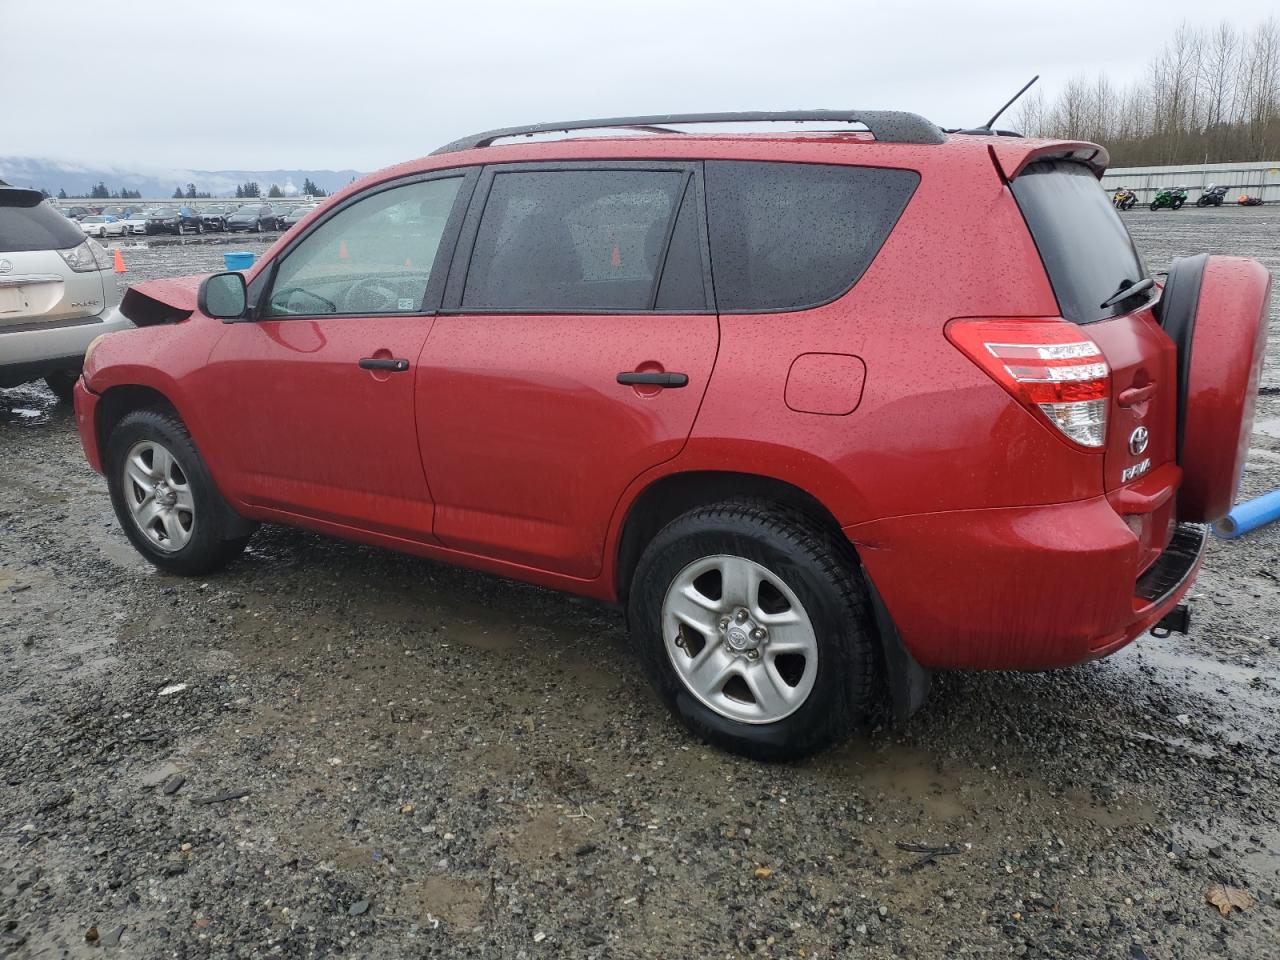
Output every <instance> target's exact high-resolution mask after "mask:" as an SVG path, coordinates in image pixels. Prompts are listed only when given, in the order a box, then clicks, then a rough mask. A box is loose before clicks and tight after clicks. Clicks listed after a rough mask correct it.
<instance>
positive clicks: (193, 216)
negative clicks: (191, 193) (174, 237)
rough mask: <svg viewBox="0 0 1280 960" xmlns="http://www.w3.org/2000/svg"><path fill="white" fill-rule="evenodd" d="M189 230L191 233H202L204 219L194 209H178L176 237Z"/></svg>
mask: <svg viewBox="0 0 1280 960" xmlns="http://www.w3.org/2000/svg"><path fill="white" fill-rule="evenodd" d="M188 230H190V231H191V232H192V233H204V218H203V217H202V216H201V214H200V211H199V210H197V209H196V208H195V207H179V208H178V235H179V236H181V235H182V234H183V233H186V232H187V231H188Z"/></svg>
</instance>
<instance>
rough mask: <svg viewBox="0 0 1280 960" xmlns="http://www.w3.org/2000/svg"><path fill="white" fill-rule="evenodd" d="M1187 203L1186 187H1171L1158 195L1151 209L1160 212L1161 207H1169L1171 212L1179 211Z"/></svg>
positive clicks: (1152, 202)
mask: <svg viewBox="0 0 1280 960" xmlns="http://www.w3.org/2000/svg"><path fill="white" fill-rule="evenodd" d="M1186 202H1187V188H1186V187H1169V188H1168V189H1167V190H1161V191H1160V192H1159V193H1157V194H1156V197H1155V199H1154V200H1152V201H1151V209H1152V210H1159V209H1160V208H1161V207H1168V208H1169V209H1170V210H1177V209H1178V208H1180V207H1181V206H1182V205H1183V204H1184V203H1186Z"/></svg>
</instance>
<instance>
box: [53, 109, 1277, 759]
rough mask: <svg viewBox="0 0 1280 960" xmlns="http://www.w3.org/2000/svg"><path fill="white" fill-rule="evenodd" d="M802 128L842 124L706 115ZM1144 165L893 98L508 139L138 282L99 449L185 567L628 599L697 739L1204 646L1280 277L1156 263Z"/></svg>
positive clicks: (85, 405) (772, 749) (105, 386)
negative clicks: (1188, 640) (1189, 610)
mask: <svg viewBox="0 0 1280 960" xmlns="http://www.w3.org/2000/svg"><path fill="white" fill-rule="evenodd" d="M779 120H787V121H793V120H808V121H817V122H818V123H820V124H821V125H824V126H826V127H827V128H828V129H826V130H824V131H822V132H813V131H812V130H801V131H796V130H788V131H786V132H781V133H780V132H777V126H776V124H775V125H774V127H773V130H774V132H773V133H770V134H767V135H760V134H743V133H735V134H731V135H713V134H709V133H707V132H706V130H707V128H708V126H709V125H713V124H716V123H720V122H724V121H754V122H760V123H768V122H771V121H779ZM697 124H701V125H702V128H701V130H700V131H699V132H693V130H692V129H691V128H692V127H693V126H694V125H697ZM853 124H859V125H860V127H859V128H858V129H855V128H854V126H853ZM832 127H836V128H838V129H835V130H832V129H830V128H832ZM588 128H627V129H625V130H623V129H619V130H617V131H616V133H615V135H613V136H591V137H576V138H575V137H573V136H569V137H567V138H566V137H561V138H560V139H556V140H549V139H548V138H547V137H546V136H543V137H541V139H536V138H533V137H531V136H529V135H531V134H541V135H546V134H550V133H553V132H558V133H561V134H563V133H566V132H568V133H572V131H577V130H586V129H588ZM682 131H683V132H682ZM597 132H599V131H598V130H597ZM642 134H643V135H642ZM499 141H505V143H504V144H499ZM511 141H516V142H514V143H512V142H511ZM1106 163H1107V154H1106V151H1105V150H1104V149H1102V148H1101V147H1098V146H1096V145H1093V144H1088V143H1078V142H1062V141H1044V140H1024V139H1021V138H1017V137H1011V136H997V135H981V133H980V134H978V135H974V134H973V133H972V132H969V133H965V134H955V133H947V132H944V131H942V130H940V129H939V128H938V127H937V126H935V125H934V124H932V123H929V122H928V121H926V120H924V119H922V118H920V117H918V116H915V115H913V114H903V113H887V112H875V111H873V112H852V113H850V112H843V113H834V112H818V113H812V114H792V113H788V114H733V115H724V114H718V115H693V116H665V117H633V118H620V119H613V120H594V121H581V122H574V123H568V124H549V125H539V126H536V127H526V128H513V129H508V130H498V131H491V132H489V133H485V134H480V135H477V136H474V137H470V138H467V139H465V140H461V141H458V142H457V143H454V144H450V145H449V146H447V147H444V148H442V149H441V150H438V151H436V152H435V154H433V155H432V156H430V157H428V158H426V159H423V160H418V161H414V162H411V163H406V164H403V165H401V166H398V167H393V168H391V169H389V170H385V171H383V172H381V173H378V174H374V175H373V176H370V177H367V178H365V179H364V180H363V181H361V182H359V183H357V184H355V185H353V186H352V187H350V188H348V189H347V190H345V191H343V192H342V193H341V194H339V195H337V196H335V197H334V198H332V199H331V200H329V201H328V202H327V203H325V204H324V205H323V206H321V207H320V208H319V209H317V210H316V211H314V212H312V213H311V214H310V215H309V216H307V217H306V218H305V219H304V220H303V221H302V222H300V223H299V224H298V225H297V226H296V227H294V228H293V229H292V230H290V231H289V232H288V233H287V234H286V235H285V236H283V237H282V238H281V239H280V240H279V241H278V242H277V243H276V244H275V246H273V247H272V248H271V250H270V251H269V252H268V253H267V254H266V256H265V257H264V258H263V259H262V261H261V262H260V263H258V264H257V265H256V266H255V267H254V268H253V269H252V270H250V271H248V273H247V275H241V274H238V273H224V274H217V275H214V276H211V277H206V278H203V279H202V278H199V277H192V278H186V279H177V280H164V281H153V282H150V283H144V284H140V285H138V286H136V287H134V288H133V289H132V290H130V291H129V292H128V293H127V294H126V295H125V298H124V301H123V303H122V307H121V309H122V311H123V312H124V313H125V314H126V315H127V316H128V318H129V319H130V320H131V321H133V323H134V324H136V325H137V326H138V328H139V329H137V330H132V331H127V332H123V333H116V334H112V335H110V336H108V337H105V338H103V339H102V340H101V341H100V342H98V343H97V344H96V345H95V347H94V348H92V349H91V350H90V353H89V356H88V357H87V358H86V361H85V366H84V375H83V379H82V380H81V382H80V383H79V385H78V387H77V390H76V411H77V416H78V420H79V428H80V433H81V437H82V439H83V442H84V448H85V452H86V454H87V456H88V458H89V461H90V463H91V464H92V465H93V466H94V468H95V469H98V470H100V471H102V472H104V473H105V474H106V477H107V482H108V485H109V488H110V491H111V497H112V500H113V503H114V505H115V510H116V513H117V515H118V516H119V519H120V523H121V524H122V525H123V527H124V530H125V532H126V533H127V534H128V536H129V538H130V539H131V540H132V541H133V543H134V545H135V546H136V547H137V548H138V550H139V551H141V552H142V553H143V554H144V555H145V556H146V557H147V558H148V559H149V560H151V561H152V562H153V563H154V564H156V566H158V567H160V568H162V569H164V570H167V571H171V572H174V573H181V574H205V573H207V572H209V571H211V570H214V569H216V568H218V567H221V566H222V565H224V564H226V563H228V562H229V561H231V560H232V559H233V558H235V557H236V556H237V555H238V554H239V553H240V551H241V550H242V549H243V548H244V546H245V542H246V541H247V540H248V539H249V537H250V535H251V534H252V533H253V530H254V527H255V525H256V524H258V523H259V522H273V523H287V524H295V525H298V526H303V527H307V528H310V529H312V530H317V531H321V532H324V533H329V534H333V535H335V536H340V537H348V538H351V539H354V540H359V541H361V542H364V543H370V544H376V545H379V546H383V547H388V548H391V549H396V550H403V551H407V552H410V553H416V554H420V555H422V556H426V557H432V558H436V559H440V560H445V561H448V562H452V563H458V564H463V565H466V566H470V567H475V568H478V569H481V570H487V571H490V572H493V573H498V574H502V575H505V576H509V577H515V578H519V579H523V580H529V581H532V582H534V583H539V584H542V585H544V586H548V587H553V588H556V589H560V590H567V591H572V592H574V593H579V594H583V595H587V596H591V597H597V598H600V599H602V600H606V601H616V602H618V603H620V604H622V605H624V606H625V608H626V611H627V614H628V619H629V623H630V628H631V632H632V635H633V637H634V641H635V644H636V649H637V652H638V654H639V658H640V659H641V660H642V661H643V663H644V664H645V666H646V668H647V669H648V671H649V673H650V674H651V676H652V678H653V681H654V683H655V684H656V686H657V688H658V690H659V691H660V692H661V694H662V696H663V697H664V699H665V700H666V702H667V703H668V704H669V705H670V706H671V708H672V710H673V711H675V712H676V713H677V714H678V715H679V716H680V718H681V719H682V720H683V721H684V722H685V723H686V724H687V725H688V726H689V727H690V728H691V729H692V730H694V731H695V732H696V733H697V734H699V735H700V736H702V737H705V738H706V739H708V740H710V741H712V742H714V743H717V744H719V745H721V746H724V747H727V748H729V749H732V750H738V751H741V752H744V753H748V754H751V755H753V756H757V757H765V758H772V757H789V756H796V755H800V754H803V753H805V752H807V751H811V750H813V749H815V748H817V747H819V746H821V745H822V744H824V743H828V742H830V741H832V740H833V739H836V738H838V737H840V736H842V735H844V734H845V733H846V732H847V731H848V730H850V729H851V728H852V727H854V726H856V725H858V724H859V723H862V722H865V720H866V719H867V718H868V717H870V716H872V715H873V714H874V713H875V712H876V711H877V709H878V708H880V707H881V706H890V705H891V706H892V707H893V708H895V709H896V712H898V713H899V714H905V713H907V712H909V711H910V710H912V709H914V708H915V707H916V706H917V705H918V704H919V702H920V700H921V699H922V697H923V695H924V693H925V691H926V690H927V688H928V678H929V675H930V672H931V671H933V670H939V669H955V668H960V669H1017V670H1043V669H1049V668H1056V667H1064V666H1067V665H1070V664H1075V663H1080V662H1081V661H1084V660H1089V659H1091V658H1095V657H1100V656H1104V655H1106V654H1108V653H1110V652H1111V651H1113V650H1116V649H1118V648H1119V647H1121V646H1123V645H1124V644H1126V643H1128V642H1129V641H1130V640H1132V639H1133V638H1134V637H1135V636H1137V635H1138V634H1140V633H1142V632H1143V631H1145V630H1147V629H1149V628H1151V627H1153V626H1161V627H1163V628H1166V629H1179V628H1183V629H1185V622H1186V610H1185V607H1182V606H1180V605H1179V601H1180V599H1181V597H1182V596H1183V594H1184V593H1185V592H1186V591H1187V589H1188V587H1189V585H1190V583H1191V581H1192V578H1193V577H1194V575H1195V572H1196V570H1197V569H1198V566H1199V564H1200V560H1201V554H1202V551H1203V547H1204V540H1205V534H1204V527H1203V526H1202V524H1204V523H1205V522H1208V521H1212V520H1214V519H1215V518H1218V517H1221V516H1222V515H1223V514H1225V512H1226V511H1227V509H1228V508H1229V507H1230V505H1231V503H1232V499H1233V497H1234V495H1235V490H1236V483H1237V480H1238V478H1239V474H1240V470H1241V466H1242V461H1243V459H1244V456H1245V451H1246V442H1247V438H1248V435H1249V421H1250V419H1251V416H1252V408H1253V400H1254V396H1255V393H1256V387H1257V378H1258V373H1259V369H1260V366H1261V362H1262V350H1263V345H1264V337H1263V330H1264V325H1265V322H1266V303H1267V297H1268V294H1269V286H1270V278H1269V276H1268V274H1267V272H1266V271H1265V270H1264V269H1263V268H1262V267H1261V266H1259V265H1258V264H1257V263H1254V262H1253V261H1250V260H1241V259H1234V258H1224V257H1207V258H1206V257H1198V258H1189V259H1184V260H1181V261H1178V263H1177V264H1176V265H1175V266H1174V268H1173V269H1172V271H1171V272H1170V275H1169V277H1168V278H1167V280H1166V281H1165V282H1164V284H1163V285H1160V284H1156V283H1155V282H1154V281H1153V280H1152V279H1151V278H1149V277H1147V275H1146V273H1145V271H1144V268H1143V265H1142V262H1141V260H1140V259H1139V257H1138V254H1137V253H1136V251H1135V250H1134V247H1133V244H1132V242H1131V241H1130V239H1129V236H1128V234H1127V232H1126V231H1125V228H1124V226H1123V225H1122V223H1121V221H1120V219H1119V218H1118V217H1117V215H1116V212H1115V211H1114V210H1113V209H1112V206H1111V204H1110V203H1109V202H1108V200H1107V197H1106V195H1105V193H1104V192H1103V191H1102V189H1101V187H1100V186H1099V183H1098V177H1099V175H1100V174H1101V173H1102V170H1103V168H1104V166H1105V165H1106Z"/></svg>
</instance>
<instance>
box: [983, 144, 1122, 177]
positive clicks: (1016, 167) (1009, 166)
mask: <svg viewBox="0 0 1280 960" xmlns="http://www.w3.org/2000/svg"><path fill="white" fill-rule="evenodd" d="M987 149H989V150H990V151H991V159H992V161H993V162H994V163H995V165H996V169H997V170H999V171H1000V174H1001V176H1003V177H1004V178H1005V180H1013V179H1015V178H1016V177H1017V176H1018V175H1019V174H1020V173H1022V172H1023V171H1024V170H1026V168H1027V167H1028V166H1030V165H1031V164H1033V163H1036V162H1038V161H1041V160H1071V161H1073V162H1075V163H1083V164H1084V165H1085V166H1087V167H1088V168H1089V169H1090V170H1092V171H1093V175H1094V176H1095V177H1097V178H1098V179H1099V180H1101V179H1102V174H1103V172H1104V171H1105V170H1106V169H1107V165H1108V164H1110V163H1111V154H1109V153H1107V149H1106V147H1100V146H1098V145H1097V144H1096V143H1089V142H1088V141H1085V140H1011V139H1008V138H1005V137H1000V138H998V139H997V138H992V140H991V142H990V143H989V144H988V145H987Z"/></svg>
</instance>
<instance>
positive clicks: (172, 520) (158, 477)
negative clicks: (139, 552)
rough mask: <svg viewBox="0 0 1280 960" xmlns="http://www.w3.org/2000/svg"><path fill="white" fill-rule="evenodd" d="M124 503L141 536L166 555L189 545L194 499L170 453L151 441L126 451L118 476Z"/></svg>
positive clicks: (182, 472)
mask: <svg viewBox="0 0 1280 960" xmlns="http://www.w3.org/2000/svg"><path fill="white" fill-rule="evenodd" d="M121 481H122V486H123V490H124V496H125V503H126V504H127V505H128V507H129V513H130V515H131V516H132V518H133V522H134V523H135V524H136V525H137V527H138V529H139V530H140V531H141V532H142V534H143V535H144V536H145V537H146V538H147V539H148V540H149V541H150V542H151V543H152V544H154V545H155V546H156V547H158V548H159V549H161V550H163V551H165V552H166V553H175V552H177V551H178V550H181V549H182V548H183V547H185V546H186V545H187V544H188V543H190V542H191V537H192V534H193V533H194V532H195V523H196V514H195V509H196V507H195V499H194V496H193V494H192V491H191V482H190V480H189V479H188V477H187V473H186V471H185V470H183V469H182V465H181V464H179V463H178V461H177V459H175V458H174V456H173V454H172V453H170V452H169V450H168V449H167V448H166V447H164V446H162V445H161V444H159V443H157V442H156V441H154V440H142V441H139V442H138V443H135V444H134V445H133V446H132V447H130V448H129V454H128V456H126V457H125V459H124V468H123V476H122V477H121Z"/></svg>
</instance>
